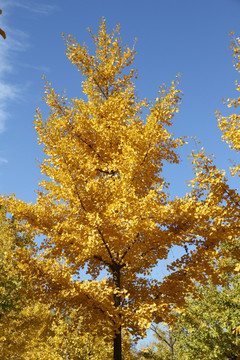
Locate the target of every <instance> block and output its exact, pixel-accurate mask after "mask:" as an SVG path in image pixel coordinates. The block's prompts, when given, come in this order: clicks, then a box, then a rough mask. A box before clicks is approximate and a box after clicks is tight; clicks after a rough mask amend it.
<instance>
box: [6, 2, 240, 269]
mask: <svg viewBox="0 0 240 360" xmlns="http://www.w3.org/2000/svg"><path fill="white" fill-rule="evenodd" d="M0 8H1V9H2V10H3V13H2V15H1V16H0V27H1V28H2V29H3V30H5V31H6V34H7V39H6V40H4V39H2V38H0V193H1V194H9V193H11V192H14V193H16V195H17V197H18V198H20V199H23V200H24V201H33V202H34V201H35V193H34V190H35V189H37V182H38V179H39V178H40V169H39V167H38V164H39V161H40V160H41V159H42V158H43V153H42V148H41V147H40V146H39V145H38V144H37V137H36V134H35V130H34V129H33V126H32V122H33V120H34V114H35V109H36V107H37V106H40V108H43V109H45V107H44V103H43V102H42V97H43V91H44V88H43V86H44V82H43V80H42V79H41V75H42V74H44V75H46V77H47V79H48V80H49V81H51V82H52V84H53V86H54V88H55V89H56V90H57V91H59V92H61V91H62V90H63V89H67V93H68V95H69V96H70V97H71V96H72V97H81V81H82V78H81V76H80V73H79V72H77V71H76V69H75V68H74V67H73V66H72V65H71V63H70V62H69V60H68V59H67V57H66V56H65V54H64V51H65V46H64V43H63V41H62V37H61V33H62V32H63V33H65V34H66V35H68V34H72V35H73V36H75V37H76V38H77V39H78V41H79V42H80V43H83V42H86V43H87V44H88V45H89V47H90V49H92V50H93V46H92V40H91V37H90V36H89V34H88V32H87V31H86V28H87V27H90V28H92V30H93V31H95V32H96V31H97V28H98V23H99V20H100V18H101V17H103V16H104V17H105V19H106V21H107V25H108V28H109V31H111V30H112V28H113V27H115V25H116V24H117V23H120V24H121V35H122V38H123V43H126V44H127V45H129V46H132V44H133V43H134V39H135V38H136V37H137V38H138V41H137V44H136V51H137V54H136V61H135V66H134V67H135V68H136V69H137V70H138V73H139V77H138V80H137V81H136V86H137V91H138V95H139V97H142V98H145V97H148V98H150V99H154V98H155V97H156V96H157V91H158V87H159V85H160V84H162V83H166V85H170V84H171V81H172V80H173V79H174V78H175V76H176V75H177V74H178V73H181V74H182V75H181V84H180V89H181V90H182V91H183V93H184V96H183V100H182V104H181V108H180V113H179V114H178V115H177V116H176V117H175V119H174V126H173V128H172V131H173V132H174V134H175V135H176V136H184V135H187V136H194V135H195V136H196V137H197V138H198V139H199V140H200V141H201V142H202V145H203V146H204V147H205V149H206V151H207V152H208V153H214V154H215V155H216V164H217V165H218V166H219V167H220V168H226V167H228V166H229V162H228V159H229V158H234V155H233V153H232V152H231V151H230V150H229V149H228V146H227V145H226V144H225V143H223V142H222V141H221V133H220V130H219V129H218V127H217V120H216V118H215V114H214V112H215V110H216V109H219V110H222V111H223V113H225V114H227V113H228V111H227V109H226V108H224V107H223V106H222V98H224V97H226V98H228V97H234V96H237V93H236V91H235V87H234V82H235V80H236V79H238V73H237V72H236V71H235V70H234V68H233V66H232V58H231V52H230V51H229V50H228V48H229V45H230V38H229V36H228V34H229V32H230V31H232V30H233V31H235V33H236V35H237V36H238V35H239V36H240V0H201V1H197V0H148V1H143V0H128V1H127V0H121V1H114V0H91V1H90V0H89V1H86V0H85V1H83V0H68V1H66V0H64V1H63V0H43V1H39V0H2V1H1V3H0ZM194 148H195V144H194V142H193V141H192V142H190V144H189V145H188V146H187V147H186V148H185V149H184V150H183V151H182V155H183V162H182V163H181V165H180V166H179V167H176V166H172V167H169V166H168V167H167V170H166V172H165V174H166V176H167V178H168V179H169V180H170V181H172V185H171V187H170V189H171V191H172V194H173V195H182V194H184V192H185V186H184V181H186V180H190V178H191V171H190V168H191V166H190V163H189V161H187V160H186V155H187V154H189V153H190V152H191V150H192V149H194ZM235 159H236V157H235ZM232 183H233V186H235V187H237V186H238V183H237V181H236V182H232ZM172 256H173V257H174V254H172ZM159 271H160V270H159ZM160 275H164V274H160Z"/></svg>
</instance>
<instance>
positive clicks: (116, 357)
mask: <svg viewBox="0 0 240 360" xmlns="http://www.w3.org/2000/svg"><path fill="white" fill-rule="evenodd" d="M113 281H114V285H115V286H116V288H117V289H119V290H120V288H121V267H120V266H119V265H117V264H116V263H115V264H114V266H113ZM114 305H115V308H116V309H117V308H118V307H119V306H120V305H121V296H119V295H117V294H115V295H114ZM113 360H122V331H121V326H120V327H119V328H118V331H116V332H115V336H114V340H113Z"/></svg>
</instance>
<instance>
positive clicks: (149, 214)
mask: <svg viewBox="0 0 240 360" xmlns="http://www.w3.org/2000/svg"><path fill="white" fill-rule="evenodd" d="M92 38H93V40H94V43H95V45H96V52H95V55H94V56H92V55H90V54H89V52H88V48H87V47H86V46H85V45H84V46H81V45H80V44H78V42H77V41H76V40H75V39H73V38H72V37H71V36H69V37H67V38H66V39H65V41H66V45H67V52H66V54H67V56H68V58H69V59H70V61H71V62H72V63H73V64H74V65H76V66H77V68H78V70H79V71H81V73H82V75H83V76H84V77H85V80H84V81H83V94H84V98H83V99H78V98H73V99H71V100H69V99H68V98H67V97H66V96H65V95H62V96H60V95H58V94H57V93H56V92H55V90H54V89H53V88H52V86H51V84H50V83H48V82H47V83H46V89H45V98H44V100H45V102H46V103H47V105H48V106H49V107H50V115H49V117H48V119H47V120H46V121H44V120H43V119H42V114H41V111H40V110H39V109H38V110H37V115H36V121H35V127H36V130H37V133H38V137H39V143H40V144H43V145H44V152H45V154H46V159H45V160H44V161H43V163H42V165H41V171H42V174H43V175H44V176H45V177H44V179H43V180H42V182H41V183H40V184H39V190H38V192H37V202H36V204H27V203H24V202H23V201H20V200H17V199H15V198H14V197H12V196H9V197H7V198H5V199H3V203H4V204H5V205H6V206H7V208H8V211H9V212H10V213H12V214H14V216H15V217H16V218H17V219H18V221H19V222H21V226H19V230H21V231H26V230H27V231H29V232H31V233H32V234H33V235H39V234H41V235H44V239H43V241H42V244H41V245H40V247H39V251H38V253H37V254H36V255H35V256H31V257H29V256H25V255H24V254H23V255H22V256H23V260H24V261H25V273H26V276H29V280H31V282H32V283H33V284H35V288H36V289H37V291H36V292H37V296H38V298H39V299H40V300H41V302H43V303H44V302H46V303H49V302H50V303H51V304H52V307H53V308H54V307H55V308H62V309H63V310H64V309H65V310H66V309H67V308H72V309H76V310H77V309H78V308H79V307H81V305H83V304H84V306H85V308H86V313H87V314H88V316H89V322H88V325H89V330H90V328H91V327H94V329H96V330H97V331H99V332H100V333H101V334H102V335H108V336H110V337H112V338H113V357H114V360H121V359H122V344H121V339H122V336H121V333H122V329H125V331H126V332H129V333H130V334H133V335H134V336H135V337H139V336H142V335H143V334H144V331H145V330H146V328H147V327H149V326H150V324H151V321H152V320H154V321H156V322H160V321H162V320H163V319H166V318H168V317H169V316H171V308H172V306H173V304H174V303H177V304H178V305H179V306H183V304H184V301H185V300H184V299H185V292H186V291H190V290H191V288H192V287H193V286H192V284H193V283H192V281H191V278H196V279H197V280H198V281H205V280H206V276H207V274H212V277H214V274H215V270H214V267H213V266H212V265H211V262H209V259H211V258H212V257H215V256H216V246H218V244H219V243H220V242H221V241H222V239H223V238H224V239H226V236H227V234H228V232H229V231H232V229H231V230H229V227H228V223H227V220H228V219H227V220H226V218H225V217H224V216H225V215H224V214H225V210H226V209H227V208H228V206H229V203H230V202H231V199H230V198H229V195H228V194H227V193H226V191H225V190H224V191H223V190H222V185H223V184H224V185H225V183H226V179H225V177H224V173H222V172H221V171H219V170H218V169H216V167H215V166H214V165H213V163H212V160H211V159H209V158H208V157H207V156H206V155H205V154H204V152H201V153H199V154H197V155H194V154H193V163H194V166H195V168H194V172H195V178H194V179H193V180H192V183H191V184H192V187H193V190H192V191H191V192H190V193H189V194H187V195H186V196H185V197H183V198H181V199H179V198H176V199H173V200H171V199H170V196H169V194H168V183H167V182H166V180H165V179H164V177H163V176H162V171H163V165H164V164H165V163H178V162H179V156H178V153H177V148H178V147H179V146H181V145H183V143H184V140H183V139H174V137H173V135H172V134H171V133H170V132H169V131H168V127H170V126H171V125H172V118H173V115H174V113H176V112H178V105H179V101H180V95H181V93H180V91H179V90H177V88H176V85H177V83H176V82H173V83H172V85H171V87H170V88H169V89H166V87H165V86H162V87H160V90H159V93H158V97H157V98H156V99H155V100H154V101H153V102H151V101H148V100H146V99H145V100H139V98H138V97H137V96H136V94H135V85H134V83H133V80H134V78H135V77H136V72H135V71H134V70H130V71H127V69H128V67H129V66H130V65H131V64H132V63H133V61H134V55H135V52H134V49H130V48H128V47H123V46H122V45H121V38H120V36H119V26H118V27H117V28H116V30H114V31H113V33H112V34H107V31H106V24H105V21H104V20H102V21H101V23H100V28H99V32H98V34H97V35H93V34H92ZM144 114H146V116H144V118H143V115H144ZM224 189H226V187H225V188H224ZM227 214H228V216H229V217H230V218H231V220H232V218H233V216H232V215H231V214H229V212H227ZM223 217H224V221H222V219H223ZM238 231H239V230H238ZM174 245H178V246H182V247H183V249H187V250H186V253H185V255H184V256H182V258H181V259H178V260H177V261H176V262H175V263H173V264H172V265H171V266H170V267H169V269H170V270H171V274H170V275H169V276H168V277H166V278H165V279H163V281H160V280H159V279H155V280H153V279H150V277H146V275H149V274H150V273H151V270H152V269H153V268H154V267H155V266H156V265H158V264H159V262H160V261H161V260H165V259H166V258H167V257H168V253H169V251H170V249H171V248H172V247H173V246H174ZM188 245H190V246H191V245H194V251H192V252H190V251H188ZM218 254H219V255H218V256H219V257H220V256H221V253H218ZM24 256H25V257H24ZM82 269H86V270H87V274H88V275H89V280H88V281H87V280H83V278H82V273H81V270H82ZM102 270H104V271H105V272H104V276H105V277H103V276H102ZM27 274H28V275H27ZM215 277H216V275H215Z"/></svg>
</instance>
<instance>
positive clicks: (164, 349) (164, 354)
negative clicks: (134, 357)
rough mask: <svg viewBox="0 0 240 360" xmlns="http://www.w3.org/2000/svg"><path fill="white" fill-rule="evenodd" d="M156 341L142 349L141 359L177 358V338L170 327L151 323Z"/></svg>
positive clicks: (171, 359) (160, 359)
mask: <svg viewBox="0 0 240 360" xmlns="http://www.w3.org/2000/svg"><path fill="white" fill-rule="evenodd" d="M151 330H152V331H153V333H154V337H155V339H156V340H155V341H153V342H152V343H151V344H150V345H149V346H147V347H145V348H143V349H141V351H140V352H139V356H140V358H141V359H151V360H173V359H176V351H175V348H176V338H175V336H174V332H173V331H172V330H170V329H169V328H168V327H166V326H165V327H162V328H160V327H158V326H155V325H154V324H152V325H151Z"/></svg>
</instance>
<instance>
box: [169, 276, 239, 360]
mask: <svg viewBox="0 0 240 360" xmlns="http://www.w3.org/2000/svg"><path fill="white" fill-rule="evenodd" d="M239 319H240V279H239V275H233V276H231V277H229V279H228V282H227V284H226V285H224V286H222V287H221V288H220V287H217V286H216V285H214V284H211V283H210V284H209V285H208V286H199V287H198V296H197V297H194V296H192V297H190V298H189V299H188V307H187V309H186V311H185V312H184V313H183V314H181V315H180V316H179V321H178V323H177V328H178V330H177V335H176V336H177V341H178V344H180V345H181V346H180V347H179V353H178V355H179V359H182V360H183V359H186V360H205V359H206V360H207V359H221V360H225V359H238V358H239V356H240V336H239V334H238V326H239V321H240V320H239Z"/></svg>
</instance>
